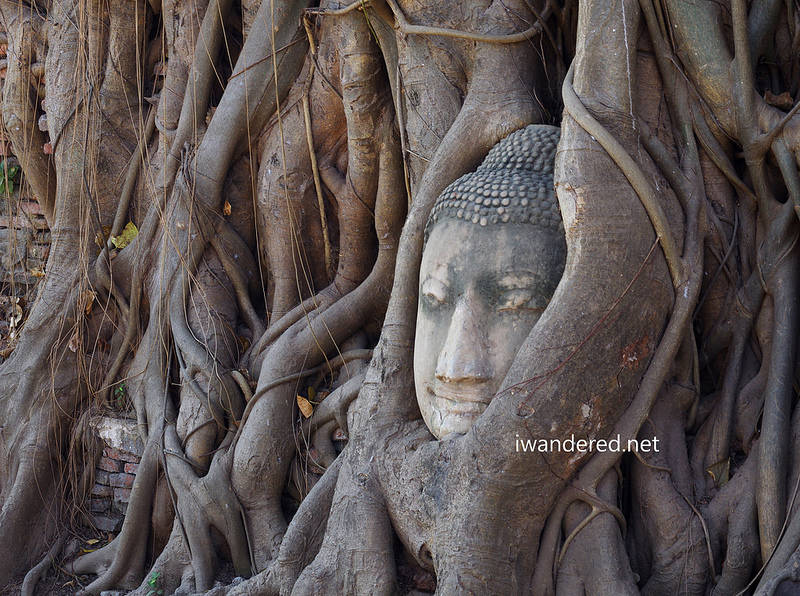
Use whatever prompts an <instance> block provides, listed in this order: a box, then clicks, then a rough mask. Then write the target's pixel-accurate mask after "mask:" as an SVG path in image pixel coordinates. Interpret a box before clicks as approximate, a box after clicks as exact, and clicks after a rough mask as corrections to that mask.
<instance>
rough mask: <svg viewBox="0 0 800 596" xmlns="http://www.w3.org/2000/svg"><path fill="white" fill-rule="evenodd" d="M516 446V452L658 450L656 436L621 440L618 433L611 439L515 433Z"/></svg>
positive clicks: (642, 451)
mask: <svg viewBox="0 0 800 596" xmlns="http://www.w3.org/2000/svg"><path fill="white" fill-rule="evenodd" d="M516 448H517V453H561V452H564V453H575V452H577V453H588V452H590V451H591V452H601V453H602V452H606V451H612V452H620V451H635V452H638V453H650V452H653V453H658V452H659V445H658V437H653V438H652V439H628V440H627V441H623V440H622V437H620V436H619V435H617V436H616V437H613V438H611V439H576V438H575V435H570V437H569V438H568V439H533V438H525V437H520V436H519V435H517V438H516Z"/></svg>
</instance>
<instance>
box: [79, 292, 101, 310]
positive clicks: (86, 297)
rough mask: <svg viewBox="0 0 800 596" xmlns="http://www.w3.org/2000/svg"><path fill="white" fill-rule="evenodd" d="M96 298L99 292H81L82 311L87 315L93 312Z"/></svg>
mask: <svg viewBox="0 0 800 596" xmlns="http://www.w3.org/2000/svg"><path fill="white" fill-rule="evenodd" d="M96 297H97V292H92V291H91V290H84V291H83V292H81V310H82V311H83V312H85V313H86V314H87V315H88V314H89V313H90V312H92V303H93V302H94V299H95V298H96Z"/></svg>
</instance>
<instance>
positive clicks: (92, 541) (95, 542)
mask: <svg viewBox="0 0 800 596" xmlns="http://www.w3.org/2000/svg"><path fill="white" fill-rule="evenodd" d="M98 542H100V539H99V538H89V540H87V541H86V544H97V543H98Z"/></svg>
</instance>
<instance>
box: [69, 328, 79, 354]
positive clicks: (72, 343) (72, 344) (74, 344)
mask: <svg viewBox="0 0 800 596" xmlns="http://www.w3.org/2000/svg"><path fill="white" fill-rule="evenodd" d="M80 345H81V339H80V337H78V330H77V329H76V330H75V333H73V334H72V337H70V338H69V343H68V344H67V347H68V348H69V349H70V350H72V351H73V352H77V351H78V347H79V346H80Z"/></svg>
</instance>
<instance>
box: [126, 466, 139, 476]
mask: <svg viewBox="0 0 800 596" xmlns="http://www.w3.org/2000/svg"><path fill="white" fill-rule="evenodd" d="M138 470H139V464H125V469H124V472H125V473H126V474H134V475H135V474H136V472H137V471H138Z"/></svg>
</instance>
